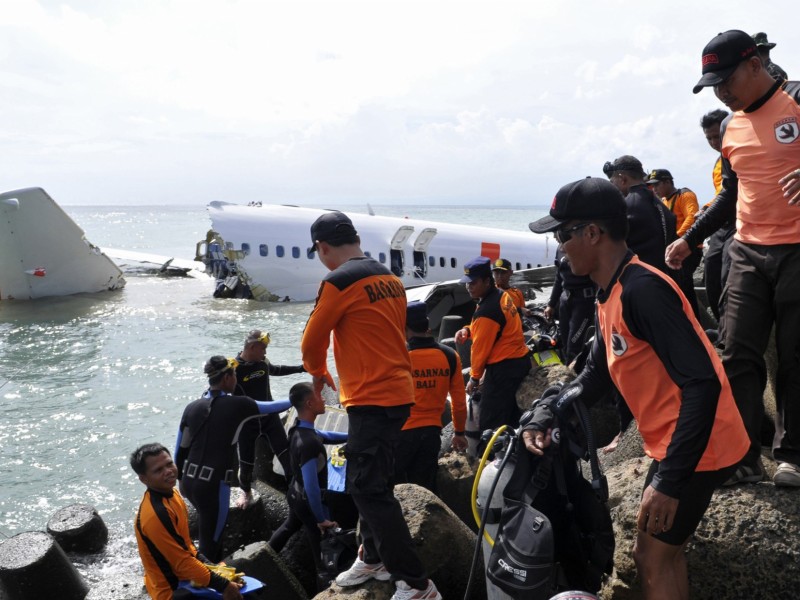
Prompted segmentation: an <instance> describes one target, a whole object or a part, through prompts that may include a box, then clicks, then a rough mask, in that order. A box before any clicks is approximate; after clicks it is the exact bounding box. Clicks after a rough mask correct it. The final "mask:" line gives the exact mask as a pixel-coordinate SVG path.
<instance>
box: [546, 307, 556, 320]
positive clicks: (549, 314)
mask: <svg viewBox="0 0 800 600" xmlns="http://www.w3.org/2000/svg"><path fill="white" fill-rule="evenodd" d="M554 312H555V311H554V310H553V307H552V306H545V308H544V318H545V319H547V320H548V321H552V320H553V313H554Z"/></svg>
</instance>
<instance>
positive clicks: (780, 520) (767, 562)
mask: <svg viewBox="0 0 800 600" xmlns="http://www.w3.org/2000/svg"><path fill="white" fill-rule="evenodd" d="M649 466H650V459H646V458H641V459H636V458H634V459H630V460H628V461H627V462H625V463H622V464H620V465H617V466H614V467H613V468H611V469H610V470H609V472H608V473H607V475H608V480H609V488H610V490H611V497H610V499H609V504H610V505H611V506H612V511H611V513H612V518H613V521H614V531H615V537H616V541H617V549H616V553H615V577H614V579H613V580H612V581H611V582H609V583H608V584H607V585H606V586H605V587H604V589H603V594H602V597H603V598H613V599H614V600H619V599H627V598H637V597H641V589H640V586H639V583H638V580H637V577H636V567H635V565H634V563H633V559H632V557H631V552H632V549H633V542H634V540H635V536H636V514H637V511H638V507H639V499H640V496H641V491H642V485H643V484H644V477H645V475H646V473H647V469H648V468H649ZM798 536H800V505H798V502H797V491H796V490H783V489H780V488H775V486H774V485H772V484H771V483H769V482H762V483H759V484H757V485H742V486H735V487H732V488H721V489H719V490H718V491H717V492H716V493H715V494H714V498H713V499H712V500H711V505H710V506H709V508H708V510H707V511H706V515H705V517H704V518H703V520H702V521H701V522H700V525H699V527H698V529H697V532H696V533H695V535H694V536H693V537H692V539H691V541H690V542H689V545H688V551H687V560H688V563H689V585H690V590H691V597H692V598H792V597H794V595H795V592H794V588H795V587H796V583H797V582H798V581H800V549H798V546H797V543H796V540H797V539H798Z"/></svg>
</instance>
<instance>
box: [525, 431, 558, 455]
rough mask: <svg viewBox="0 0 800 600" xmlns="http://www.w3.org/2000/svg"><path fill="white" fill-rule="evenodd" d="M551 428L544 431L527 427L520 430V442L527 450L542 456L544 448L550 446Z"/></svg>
mask: <svg viewBox="0 0 800 600" xmlns="http://www.w3.org/2000/svg"><path fill="white" fill-rule="evenodd" d="M552 432H553V430H552V429H548V430H547V431H546V432H545V431H536V430H535V429H527V430H525V431H523V432H522V442H523V443H524V444H525V448H526V449H527V450H528V452H531V453H533V454H535V455H536V456H543V455H544V449H545V448H547V447H548V446H550V442H551V441H552Z"/></svg>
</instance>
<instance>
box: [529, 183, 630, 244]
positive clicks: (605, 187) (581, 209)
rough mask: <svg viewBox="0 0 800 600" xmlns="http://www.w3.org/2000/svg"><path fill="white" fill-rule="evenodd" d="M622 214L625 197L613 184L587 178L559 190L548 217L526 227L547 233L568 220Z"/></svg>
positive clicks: (601, 218)
mask: <svg viewBox="0 0 800 600" xmlns="http://www.w3.org/2000/svg"><path fill="white" fill-rule="evenodd" d="M625 214H626V207H625V199H624V198H623V197H622V192H620V191H619V190H618V189H617V187H616V186H615V185H614V184H613V183H611V182H610V181H608V180H607V179H601V178H600V177H587V178H586V179H579V180H578V181H573V182H572V183H568V184H567V185H565V186H564V187H562V188H561V189H560V190H558V192H557V193H556V196H555V198H553V204H552V205H551V206H550V216H548V217H542V218H541V219H539V220H538V221H534V222H533V223H531V224H530V225H529V227H530V228H531V231H533V232H534V233H546V232H548V231H555V230H556V229H558V228H560V227H561V226H562V225H563V224H564V223H567V222H568V221H583V220H603V219H614V218H616V217H620V216H624V215H625Z"/></svg>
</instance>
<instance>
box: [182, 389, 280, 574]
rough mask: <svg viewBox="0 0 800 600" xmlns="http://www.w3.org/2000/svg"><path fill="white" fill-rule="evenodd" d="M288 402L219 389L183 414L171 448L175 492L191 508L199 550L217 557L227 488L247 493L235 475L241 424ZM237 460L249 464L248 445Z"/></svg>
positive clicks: (244, 482) (245, 485)
mask: <svg viewBox="0 0 800 600" xmlns="http://www.w3.org/2000/svg"><path fill="white" fill-rule="evenodd" d="M289 406H290V404H289V401H288V400H281V401H277V402H256V401H255V400H253V399H252V398H247V397H244V396H232V395H230V394H227V393H225V392H223V391H221V390H207V391H206V392H205V393H204V394H203V395H202V397H200V398H199V399H197V400H195V401H194V402H192V403H191V404H189V405H188V406H187V407H186V408H185V409H184V411H183V416H182V417H181V424H180V428H179V429H178V440H177V442H176V448H175V464H176V465H177V467H178V474H179V475H178V476H179V478H180V490H181V493H182V494H183V495H184V496H185V497H186V498H187V499H188V500H189V501H190V502H191V503H192V505H193V506H194V507H195V508H196V509H197V516H198V522H199V530H200V552H201V553H202V554H205V555H206V556H207V557H208V558H209V559H211V560H213V561H219V560H221V559H222V556H221V553H222V529H223V528H224V527H225V521H226V520H227V518H228V505H229V502H230V488H231V485H237V484H238V485H240V486H241V487H242V489H244V490H249V489H250V483H251V482H250V480H249V479H247V475H246V473H242V475H243V476H242V481H238V479H237V477H236V471H235V465H236V447H237V443H238V441H239V435H240V433H241V430H242V427H243V425H244V423H245V422H246V421H247V420H248V419H255V418H257V417H258V416H259V415H261V414H268V413H277V412H281V411H285V410H288V408H289ZM239 452H240V453H241V456H240V459H241V460H242V461H243V462H250V463H252V462H253V456H252V452H253V447H252V446H250V447H245V446H242V445H239Z"/></svg>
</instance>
